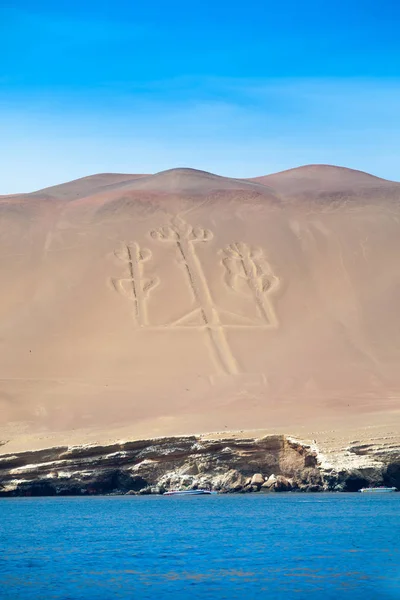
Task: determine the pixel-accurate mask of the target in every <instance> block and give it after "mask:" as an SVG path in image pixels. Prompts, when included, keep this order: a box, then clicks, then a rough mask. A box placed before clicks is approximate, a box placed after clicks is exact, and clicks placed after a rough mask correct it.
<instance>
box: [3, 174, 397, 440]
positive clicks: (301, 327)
mask: <svg viewBox="0 0 400 600" xmlns="http://www.w3.org/2000/svg"><path fill="white" fill-rule="evenodd" d="M399 219H400V184H398V183H394V182H388V181H385V180H382V179H379V178H376V177H373V176H371V175H367V174H366V173H361V172H358V171H352V170H350V169H344V168H339V167H329V166H323V165H320V166H318V165H316V166H308V167H301V168H299V169H292V170H290V171H285V172H282V173H277V174H274V175H268V176H265V177H260V178H257V179H255V180H237V179H229V178H224V177H219V176H217V175H212V174H210V173H205V172H202V171H195V170H192V169H174V170H171V171H166V172H163V173H158V174H156V175H150V176H138V175H118V174H104V175H94V176H92V177H86V178H83V179H79V180H76V181H74V182H71V183H67V184H63V185H60V186H55V187H52V188H47V189H45V190H41V191H38V192H35V193H33V194H24V195H20V196H19V195H14V196H3V197H0V257H1V263H0V281H1V290H2V291H1V296H0V439H3V440H7V439H9V440H13V444H14V447H15V449H17V448H18V447H22V446H23V440H29V442H26V443H27V444H28V445H29V444H30V445H32V446H34V445H35V444H36V445H37V444H39V445H46V444H47V443H50V442H49V440H51V443H52V444H53V443H56V442H57V440H59V439H63V440H64V441H65V440H66V439H67V440H70V441H71V443H75V442H76V443H77V442H81V441H85V440H89V439H90V440H93V439H94V437H96V439H103V438H107V439H108V438H109V437H110V436H111V437H112V436H114V437H118V436H121V435H123V436H124V437H125V438H129V437H139V436H140V437H146V436H154V435H169V434H181V433H192V432H206V431H216V430H241V429H246V430H249V429H255V428H262V429H264V430H266V431H284V432H287V433H291V432H293V431H296V432H298V431H301V430H302V429H304V428H306V429H307V431H308V432H312V431H314V430H315V429H316V428H317V429H318V428H319V429H320V430H324V431H330V429H332V428H335V429H336V430H340V429H346V427H350V428H352V431H353V430H354V428H356V427H358V426H360V427H374V426H379V427H380V428H382V427H383V429H384V428H385V426H386V424H387V425H388V426H390V428H391V430H393V428H394V429H396V427H397V426H398V424H399V421H398V414H399V413H398V409H399V391H400V369H399V365H400V308H399V307H400V259H399V257H400V220H399ZM381 430H382V429H380V431H381ZM366 431H367V430H366ZM118 432H119V433H118ZM34 438H35V439H36V442H34V441H33V439H34ZM38 439H40V440H42V441H41V442H39V443H38V442H37V440H38ZM17 440H20V441H21V443H20V446H18V444H17ZM7 446H8V444H6V446H4V447H3V448H4V451H6V447H7Z"/></svg>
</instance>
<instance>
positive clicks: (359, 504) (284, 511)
mask: <svg viewBox="0 0 400 600" xmlns="http://www.w3.org/2000/svg"><path fill="white" fill-rule="evenodd" d="M399 546H400V493H399V494H388V495H385V496H366V495H361V494H276V495H260V494H249V495H236V496H226V495H221V496H193V497H186V498H185V497H180V498H178V497H172V498H171V497H170V498H166V497H154V496H151V497H135V496H122V497H118V496H117V497H83V498H15V499H1V500H0V547H1V554H0V598H1V599H2V600H6V599H7V600H8V599H13V600H16V599H18V600H20V599H21V600H25V599H26V600H28V599H29V600H32V599H35V600H36V599H42V598H43V599H46V600H49V599H52V598H57V599H62V600H67V599H71V600H80V599H81V598H82V599H85V600H91V599H96V600H97V599H99V600H108V599H114V598H129V599H141V598H157V599H164V598H175V599H186V598H190V599H197V598H202V599H203V598H216V599H218V600H219V599H225V598H229V599H234V598H246V599H252V598H257V599H259V598H268V599H275V598H282V597H285V598H288V599H292V598H293V599H298V600H303V599H307V600H314V599H317V598H318V599H326V600H330V599H332V600H333V599H335V600H337V599H347V598H351V599H352V600H358V599H361V598H362V599H363V600H373V599H375V598H379V599H381V598H383V599H398V598H400V552H399Z"/></svg>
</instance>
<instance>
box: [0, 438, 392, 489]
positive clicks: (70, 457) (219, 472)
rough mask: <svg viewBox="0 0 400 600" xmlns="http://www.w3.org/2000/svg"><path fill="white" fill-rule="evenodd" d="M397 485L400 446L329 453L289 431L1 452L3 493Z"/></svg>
mask: <svg viewBox="0 0 400 600" xmlns="http://www.w3.org/2000/svg"><path fill="white" fill-rule="evenodd" d="M369 484H374V485H379V484H386V485H394V486H396V487H400V447H398V446H397V445H390V444H385V445H384V446H382V447H377V446H373V445H372V444H370V445H368V444H363V445H361V446H360V445H357V444H354V445H352V446H351V447H348V448H346V449H344V450H343V451H342V452H341V453H336V454H335V455H334V456H330V457H329V461H328V459H327V457H326V455H324V454H323V453H321V452H320V451H319V449H318V447H317V446H316V445H315V444H312V443H304V442H301V441H298V440H295V439H294V438H291V437H288V436H284V435H269V436H265V437H262V438H251V437H246V438H239V437H235V436H232V437H223V438H220V437H218V436H216V438H215V439H213V438H212V437H210V436H181V437H164V438H157V439H149V440H139V441H130V442H120V443H116V444H111V445H103V446H101V445H82V446H73V447H67V446H65V447H57V448H49V449H46V450H38V451H30V452H21V453H18V454H2V455H1V456H0V495H1V496H42V495H43V496H51V495H82V494H110V493H115V494H122V493H130V494H150V493H156V494H158V493H162V492H164V491H166V490H170V489H176V488H179V489H196V488H205V489H212V490H218V491H220V492H236V493H238V492H260V491H261V492H273V491H275V492H279V491H304V492H309V491H311V492H318V491H357V490H358V489H359V488H360V487H362V486H365V485H369Z"/></svg>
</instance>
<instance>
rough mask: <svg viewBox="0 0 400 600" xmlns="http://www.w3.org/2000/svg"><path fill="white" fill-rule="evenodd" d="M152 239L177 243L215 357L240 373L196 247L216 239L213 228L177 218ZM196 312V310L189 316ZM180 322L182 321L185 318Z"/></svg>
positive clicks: (220, 362) (227, 369) (155, 231)
mask: <svg viewBox="0 0 400 600" xmlns="http://www.w3.org/2000/svg"><path fill="white" fill-rule="evenodd" d="M151 236H152V238H153V239H156V240H159V241H161V242H173V243H175V244H176V246H177V249H178V252H179V255H180V257H181V260H182V263H183V265H184V267H185V271H186V275H187V279H188V283H189V285H190V288H191V290H192V293H193V296H194V298H195V301H196V304H197V306H198V310H199V312H200V315H201V319H202V321H203V324H204V326H205V327H206V329H207V331H208V334H209V337H210V340H211V344H212V347H213V351H214V354H215V355H216V358H217V360H218V362H219V364H220V365H221V366H222V367H223V369H224V371H225V372H227V373H230V374H232V373H237V372H238V367H237V364H236V360H235V358H234V356H233V354H232V351H231V349H230V347H229V344H228V341H227V339H226V336H225V332H224V329H223V326H222V323H221V320H220V316H219V313H218V309H217V307H216V306H215V303H214V301H213V298H212V295H211V290H210V287H209V285H208V281H207V277H206V275H205V273H204V271H203V267H202V265H201V262H200V260H199V258H198V256H197V254H196V251H195V248H194V244H195V243H196V242H208V241H210V240H211V239H212V238H213V234H212V232H211V231H210V230H209V229H203V228H201V227H192V226H191V225H189V224H187V223H186V222H185V221H183V220H182V219H180V218H176V219H175V220H174V221H173V222H172V225H171V226H167V227H161V228H159V229H156V230H154V231H152V232H151ZM192 313H193V311H192V312H191V313H189V314H188V316H190V315H191V314H192ZM179 321H180V322H182V319H180V320H179Z"/></svg>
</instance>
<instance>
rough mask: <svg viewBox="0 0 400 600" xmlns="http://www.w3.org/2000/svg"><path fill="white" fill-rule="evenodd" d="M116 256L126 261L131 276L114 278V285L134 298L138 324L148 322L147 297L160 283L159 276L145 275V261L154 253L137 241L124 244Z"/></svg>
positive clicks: (127, 295) (135, 315) (135, 316)
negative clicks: (141, 246) (149, 276)
mask: <svg viewBox="0 0 400 600" xmlns="http://www.w3.org/2000/svg"><path fill="white" fill-rule="evenodd" d="M115 256H116V257H117V258H118V259H119V260H121V261H123V262H124V263H126V264H127V265H128V269H129V277H125V278H121V279H115V280H113V284H114V287H115V288H116V289H117V290H118V291H120V292H121V293H122V294H123V295H125V296H126V297H128V298H130V299H131V300H133V303H134V319H135V322H136V324H137V325H139V326H144V325H147V324H148V316H147V298H148V296H149V294H150V292H151V291H152V290H153V289H154V288H155V287H156V286H157V285H158V284H159V279H158V277H153V278H152V279H146V278H144V277H143V269H144V265H143V263H145V262H147V261H149V260H150V259H151V257H152V253H151V251H150V250H148V249H147V248H143V249H141V248H140V246H139V244H138V243H137V242H131V243H129V244H124V245H123V247H122V248H121V249H120V250H117V251H115Z"/></svg>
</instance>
